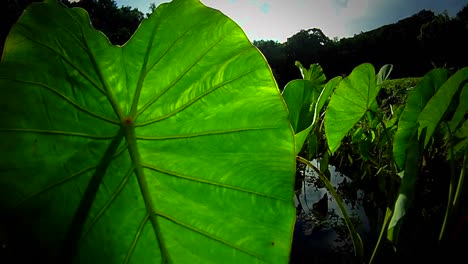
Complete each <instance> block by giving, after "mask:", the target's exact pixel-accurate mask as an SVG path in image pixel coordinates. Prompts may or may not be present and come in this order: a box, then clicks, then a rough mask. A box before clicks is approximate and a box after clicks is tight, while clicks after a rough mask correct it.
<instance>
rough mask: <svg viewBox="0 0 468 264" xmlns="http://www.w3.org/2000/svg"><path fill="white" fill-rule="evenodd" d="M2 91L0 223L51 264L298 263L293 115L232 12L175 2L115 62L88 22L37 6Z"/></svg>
mask: <svg viewBox="0 0 468 264" xmlns="http://www.w3.org/2000/svg"><path fill="white" fill-rule="evenodd" d="M0 87H1V92H2V97H1V99H0V112H1V115H2V118H3V120H2V123H1V124H0V135H1V142H0V153H1V158H0V173H1V174H0V201H1V210H2V212H8V213H9V215H12V216H14V217H15V219H21V221H20V222H21V223H22V225H21V226H19V227H18V228H16V229H15V227H14V226H10V227H9V230H17V231H18V232H17V233H14V234H12V236H13V237H15V238H19V239H20V240H21V237H20V236H21V234H24V235H25V237H23V239H24V240H28V241H31V240H32V239H33V238H38V239H40V241H41V243H40V245H37V247H38V248H40V249H42V250H41V252H43V253H44V254H47V257H46V259H45V261H44V263H51V262H52V261H53V260H55V259H56V258H61V260H62V261H60V262H59V263H67V262H68V261H67V260H68V258H72V259H73V261H74V262H75V263H129V262H131V263H161V262H169V263H220V262H222V263H252V262H254V263H257V262H265V263H287V262H288V261H289V254H290V247H291V236H292V230H293V224H294V220H295V209H294V206H293V205H294V204H293V186H294V171H295V153H294V138H293V137H294V134H293V131H292V129H291V127H290V124H289V120H288V112H287V110H286V107H285V104H284V102H283V100H282V99H281V95H280V92H279V90H278V88H277V86H276V84H275V81H274V79H273V76H272V73H271V71H270V68H269V66H268V65H267V63H266V61H265V59H264V58H263V56H262V55H261V54H260V52H259V51H258V50H257V49H256V48H255V47H254V46H253V45H252V44H251V43H250V42H249V40H248V39H247V37H246V36H245V34H244V33H243V31H242V30H241V29H240V28H239V27H238V26H237V25H236V24H235V23H234V22H233V21H232V20H230V19H229V18H227V17H226V16H224V15H223V14H222V13H221V12H219V11H217V10H214V9H210V8H207V7H205V6H203V5H202V4H201V3H199V1H195V0H175V1H173V2H171V3H170V4H164V5H161V6H160V7H158V9H157V10H156V12H155V13H153V15H152V16H151V17H150V18H149V19H148V20H145V21H144V22H143V23H142V24H141V25H140V27H139V29H138V30H137V32H136V33H135V34H134V36H133V37H132V38H131V40H130V41H129V42H128V43H126V44H125V45H124V46H122V47H117V46H112V45H111V44H110V43H109V41H108V40H107V39H106V37H105V36H104V35H103V34H102V33H100V32H98V31H96V30H94V29H93V28H92V27H91V26H90V22H89V17H88V15H87V13H86V12H85V11H84V10H83V9H79V8H74V9H66V8H63V7H61V6H59V5H58V4H45V3H35V4H32V5H31V6H30V7H29V8H28V9H27V10H26V11H25V12H24V14H23V15H22V16H21V18H20V19H19V21H18V23H16V24H15V25H14V27H13V29H12V31H11V32H10V34H9V36H8V39H7V41H6V44H5V48H4V54H3V60H2V63H1V64H0ZM18 223H19V222H18ZM21 251H22V252H28V251H27V249H24V248H22V249H21ZM37 262H40V259H37Z"/></svg>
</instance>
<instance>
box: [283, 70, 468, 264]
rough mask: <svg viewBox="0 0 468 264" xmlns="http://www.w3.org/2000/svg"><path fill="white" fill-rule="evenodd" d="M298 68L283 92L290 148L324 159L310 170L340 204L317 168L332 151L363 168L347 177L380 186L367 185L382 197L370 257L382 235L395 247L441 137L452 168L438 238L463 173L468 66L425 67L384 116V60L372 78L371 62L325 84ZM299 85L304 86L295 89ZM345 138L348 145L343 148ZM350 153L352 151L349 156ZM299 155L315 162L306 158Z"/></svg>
mask: <svg viewBox="0 0 468 264" xmlns="http://www.w3.org/2000/svg"><path fill="white" fill-rule="evenodd" d="M296 65H297V66H298V67H299V69H300V71H301V73H302V75H303V78H304V79H303V80H294V81H291V82H290V83H288V85H286V87H285V88H284V91H283V96H284V98H285V100H286V103H287V104H288V108H289V109H290V119H291V123H292V124H293V127H294V128H295V133H296V153H299V154H302V155H304V154H306V155H307V157H308V159H311V158H320V159H321V160H322V161H325V164H324V166H320V168H321V169H322V171H320V170H319V169H318V168H315V171H316V172H317V174H318V175H319V176H320V177H321V180H323V181H324V182H325V185H326V187H327V188H328V189H329V190H330V192H331V193H332V195H333V196H334V198H335V199H336V200H337V202H338V204H339V205H340V204H341V203H342V201H341V199H340V198H341V197H338V195H337V194H336V192H335V191H334V190H333V187H331V185H330V184H329V182H328V180H329V179H328V178H327V177H326V174H325V173H324V171H323V169H325V170H326V169H327V168H328V166H327V164H328V161H329V159H330V156H333V155H338V156H343V153H346V154H347V159H348V162H349V163H350V164H353V163H355V159H356V155H357V156H358V157H357V158H358V159H360V160H361V161H360V162H358V163H359V164H361V166H360V170H357V171H358V175H359V177H353V180H359V181H360V182H361V183H362V182H364V183H366V182H374V183H376V184H378V188H375V185H374V190H372V189H370V190H369V193H370V194H372V195H380V199H378V200H380V201H381V204H379V206H380V207H384V208H387V209H386V216H385V221H384V223H383V224H382V227H381V229H382V231H381V234H380V236H379V239H378V241H377V244H376V246H375V248H374V253H373V254H372V256H371V258H370V262H372V261H373V260H374V258H375V257H376V254H377V252H378V249H379V247H380V242H381V238H382V237H383V235H384V234H385V233H387V238H388V240H389V241H391V242H393V243H394V244H395V245H396V243H397V242H398V235H399V233H400V232H399V230H400V227H401V224H402V222H403V221H402V220H403V219H404V216H405V215H406V214H407V212H408V211H409V209H410V207H411V205H412V203H413V200H414V197H415V192H416V186H415V185H416V181H417V179H418V175H419V174H420V172H421V171H422V169H423V163H422V159H423V155H425V153H427V152H430V155H429V156H426V159H428V160H426V162H431V161H429V160H430V159H431V158H432V157H433V155H432V154H433V153H431V148H432V147H433V146H438V143H434V142H436V141H437V140H438V139H440V138H442V139H444V141H445V147H446V149H447V151H446V152H445V153H444V154H445V158H446V159H447V160H449V161H450V162H451V165H452V166H451V167H450V171H451V175H452V176H451V180H450V185H449V186H450V187H449V191H448V193H449V198H448V204H447V206H446V207H445V210H446V212H445V218H444V221H443V225H442V228H441V231H440V235H439V237H438V240H439V241H442V240H443V237H444V234H445V232H446V227H447V226H448V225H450V221H451V217H452V216H454V215H455V214H456V208H457V205H458V203H459V199H460V196H461V192H462V186H463V181H464V176H465V175H464V174H465V173H466V172H465V171H464V170H463V168H464V167H466V164H465V163H466V157H467V149H468V144H467V135H466V125H467V120H466V113H467V109H466V104H465V103H464V102H466V101H467V99H468V98H466V93H467V89H466V88H467V86H468V84H467V82H468V68H466V67H465V68H462V69H460V70H459V71H457V72H456V73H455V74H453V75H452V76H450V74H449V71H448V70H446V69H435V70H433V71H430V72H429V73H427V74H426V75H425V76H424V77H423V78H422V79H421V80H420V81H419V82H418V83H417V85H416V86H415V87H414V89H412V91H411V92H410V94H409V96H408V99H407V100H406V102H405V103H404V104H403V105H401V107H399V108H397V110H396V111H392V113H391V115H390V116H387V115H388V113H385V112H384V111H379V105H378V100H377V95H378V94H379V91H380V89H381V87H382V85H383V83H384V81H385V80H386V79H387V78H388V77H389V74H390V72H391V71H392V65H385V66H384V67H382V68H381V70H380V71H379V73H378V74H377V75H376V74H375V72H374V68H373V66H372V65H371V64H368V63H365V64H362V65H360V66H358V67H356V68H355V69H354V70H353V72H352V73H351V74H350V75H349V76H348V77H346V78H344V79H341V77H335V78H334V79H331V80H330V81H329V82H328V83H327V84H321V83H323V79H324V75H323V73H322V71H321V68H320V66H318V65H317V64H314V65H311V68H310V69H309V70H305V69H304V68H303V67H302V65H301V64H300V63H296ZM310 72H313V73H316V74H315V75H313V74H310ZM305 73H307V74H305ZM311 76H314V77H312V78H311ZM318 76H320V77H318ZM315 81H317V82H315ZM314 82H315V83H314ZM297 83H302V85H300V86H298V85H297ZM330 87H331V88H330ZM307 89H309V91H307ZM329 89H330V90H329ZM332 90H333V93H331V91H332ZM291 94H296V96H291ZM297 94H299V95H300V96H297ZM317 94H318V95H317ZM329 95H331V97H330V98H329ZM323 96H325V97H323ZM328 98H329V102H328V105H327V107H326V109H324V110H325V114H324V118H323V130H322V126H321V125H320V126H318V125H317V124H321V121H318V120H319V119H318V118H317V117H319V116H320V114H319V113H320V111H321V110H322V108H321V107H322V106H323V104H324V103H323V102H327V101H328ZM317 107H318V108H317ZM298 110H300V111H298ZM314 126H315V129H314V128H313V127H314ZM317 127H318V128H319V129H318V130H317ZM440 131H442V132H440ZM315 133H318V135H314V134H315ZM304 134H307V135H304ZM318 137H320V138H323V137H325V139H326V145H327V146H326V150H325V152H322V153H319V152H317V151H316V150H317V149H319V148H317V144H319V143H318V142H319V141H318V140H317V138H318ZM306 138H307V139H308V140H306ZM346 138H348V139H349V140H346ZM346 142H349V144H348V145H344V146H343V143H346ZM304 143H306V144H305V145H304ZM322 144H323V143H322ZM439 145H440V144H439ZM311 146H312V148H311ZM298 148H300V149H298ZM304 149H306V151H304ZM320 149H323V148H320ZM340 151H341V153H340ZM350 153H355V155H354V157H353V156H351V155H350ZM299 160H300V161H302V162H304V163H306V164H307V165H308V166H311V167H313V165H312V164H311V163H310V162H308V161H307V160H305V159H303V158H299ZM321 165H322V164H321ZM347 165H348V164H347ZM363 166H364V167H363ZM363 168H364V169H363ZM457 174H459V175H458V176H457ZM352 176H354V175H352ZM356 178H357V179H356ZM364 189H366V188H364ZM366 190H368V189H366ZM340 209H342V213H343V215H344V216H345V221H346V223H347V225H348V229H349V231H350V233H351V236H352V240H353V243H354V249H355V251H356V255H357V256H358V257H359V258H362V257H363V252H362V250H363V245H362V241H361V240H360V239H359V235H358V234H355V231H354V229H353V225H352V223H351V222H350V221H349V220H348V218H347V217H346V210H345V209H344V207H342V206H340ZM377 224H380V223H377Z"/></svg>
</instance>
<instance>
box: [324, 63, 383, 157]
mask: <svg viewBox="0 0 468 264" xmlns="http://www.w3.org/2000/svg"><path fill="white" fill-rule="evenodd" d="M379 90H380V85H376V78H375V69H374V66H372V64H370V63H363V64H361V65H359V66H357V67H356V68H354V70H353V71H352V72H351V74H350V75H349V76H348V77H346V78H344V79H343V80H341V82H340V83H339V85H338V87H337V88H336V89H335V93H334V94H333V95H332V97H331V99H330V102H329V103H328V108H327V112H326V113H325V134H326V136H327V142H328V147H329V148H330V151H331V152H332V153H334V152H335V151H336V150H337V149H338V147H339V146H340V143H341V140H342V139H343V138H344V137H345V136H346V134H347V133H348V131H349V130H350V129H351V128H352V127H353V126H354V125H355V124H356V123H357V122H358V121H359V120H360V119H361V118H362V117H363V116H364V114H365V113H366V112H367V111H368V110H371V109H372V108H373V105H374V104H375V103H374V102H375V97H376V96H377V94H378V93H379Z"/></svg>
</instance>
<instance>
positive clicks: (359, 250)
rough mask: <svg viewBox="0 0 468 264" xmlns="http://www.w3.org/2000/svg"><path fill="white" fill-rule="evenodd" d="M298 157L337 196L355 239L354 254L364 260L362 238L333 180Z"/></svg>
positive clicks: (359, 259) (352, 236)
mask: <svg viewBox="0 0 468 264" xmlns="http://www.w3.org/2000/svg"><path fill="white" fill-rule="evenodd" d="M296 159H297V160H298V161H300V162H302V163H304V164H306V165H307V166H309V167H310V168H312V169H313V170H314V171H315V173H317V175H318V176H319V178H320V180H322V181H323V182H324V183H325V186H326V187H327V189H328V191H329V192H330V194H331V195H332V196H333V198H335V201H336V203H337V204H338V207H339V208H340V211H341V213H342V214H343V218H344V220H345V223H346V226H347V227H348V230H349V233H350V235H351V240H352V241H353V246H354V254H355V255H356V257H357V258H358V261H359V262H360V261H362V258H363V255H364V252H363V251H364V248H363V245H362V239H361V237H360V236H359V233H357V232H356V230H355V229H354V226H353V223H351V219H350V218H349V215H348V212H347V211H346V208H345V206H344V203H343V201H342V200H341V197H340V196H339V195H338V193H337V192H336V191H335V188H333V185H332V184H331V182H330V181H329V180H328V179H327V177H326V176H325V175H324V174H323V173H322V172H321V171H320V170H319V169H318V168H317V167H315V166H314V165H313V164H312V163H311V162H310V161H308V160H306V159H304V158H303V157H300V156H297V157H296Z"/></svg>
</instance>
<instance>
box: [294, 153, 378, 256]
mask: <svg viewBox="0 0 468 264" xmlns="http://www.w3.org/2000/svg"><path fill="white" fill-rule="evenodd" d="M312 164H314V165H315V166H316V167H317V168H320V164H319V161H318V160H313V161H312ZM328 169H329V172H330V175H331V177H330V182H331V183H332V185H333V186H334V187H335V188H336V189H337V191H338V194H339V195H340V196H341V197H342V199H343V200H344V202H345V206H346V208H347V212H348V214H349V216H350V217H351V220H352V222H353V223H354V226H355V228H356V230H357V232H359V234H360V235H361V236H365V235H366V234H368V233H369V232H370V227H369V220H368V218H367V216H366V213H365V211H364V207H363V204H362V202H363V198H364V192H363V191H360V190H358V191H357V192H355V193H351V195H350V194H349V193H347V194H346V195H345V193H344V191H345V190H347V185H349V184H350V183H351V180H350V179H349V178H348V177H346V176H345V175H343V174H341V173H340V172H338V171H336V168H335V167H334V166H329V167H328ZM304 173H305V175H304V180H303V182H302V186H301V190H300V191H299V192H298V193H297V195H296V198H295V204H296V208H297V220H296V226H295V230H294V238H293V245H292V252H291V262H290V263H292V264H297V263H353V262H352V260H353V258H352V256H354V251H353V245H352V242H351V239H350V238H349V232H348V229H347V227H346V224H345V222H344V219H343V216H342V213H341V211H340V209H339V207H338V204H337V203H336V201H335V199H334V198H333V196H332V195H331V194H330V193H329V192H328V190H327V189H326V188H325V186H324V185H323V184H322V183H321V181H320V179H319V177H318V176H317V175H316V173H315V172H314V171H313V170H312V169H310V168H306V169H305V171H304ZM344 196H345V197H346V198H343V197H344Z"/></svg>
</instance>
